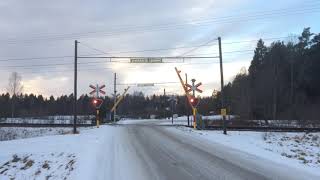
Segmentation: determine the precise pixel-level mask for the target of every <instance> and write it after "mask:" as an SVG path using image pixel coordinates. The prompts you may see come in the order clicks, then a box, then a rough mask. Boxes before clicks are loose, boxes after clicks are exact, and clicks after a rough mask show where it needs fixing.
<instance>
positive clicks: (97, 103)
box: [92, 98, 103, 109]
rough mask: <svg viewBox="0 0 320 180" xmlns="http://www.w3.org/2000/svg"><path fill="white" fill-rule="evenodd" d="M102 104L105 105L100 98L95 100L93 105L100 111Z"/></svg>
mask: <svg viewBox="0 0 320 180" xmlns="http://www.w3.org/2000/svg"><path fill="white" fill-rule="evenodd" d="M102 103H103V100H102V99H99V98H94V99H93V100H92V104H93V105H94V107H95V108H96V109H100V107H101V105H102Z"/></svg>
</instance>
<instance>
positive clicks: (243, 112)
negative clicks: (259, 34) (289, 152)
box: [215, 28, 320, 120]
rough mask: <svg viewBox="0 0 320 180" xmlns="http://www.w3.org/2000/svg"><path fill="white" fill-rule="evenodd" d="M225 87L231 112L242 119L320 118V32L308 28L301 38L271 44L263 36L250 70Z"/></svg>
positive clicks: (216, 98) (219, 98)
mask: <svg viewBox="0 0 320 180" xmlns="http://www.w3.org/2000/svg"><path fill="white" fill-rule="evenodd" d="M223 90H224V94H225V101H226V104H227V105H226V107H227V109H228V111H229V113H231V114H237V115H239V116H240V117H242V119H295V120H314V119H319V116H320V111H319V105H320V34H315V33H312V32H311V31H310V28H305V29H304V30H303V32H302V34H301V35H300V36H299V37H298V38H294V37H293V38H291V39H289V40H287V41H286V42H284V41H275V42H273V43H271V44H270V45H269V46H267V45H265V43H264V41H263V40H262V39H260V40H259V41H258V43H257V46H256V48H255V51H254V56H253V59H252V61H251V65H250V67H249V70H248V72H246V71H242V72H241V73H239V74H237V75H236V77H235V78H234V80H233V81H232V82H230V83H228V84H227V85H225V87H224V89H223ZM220 100H221V97H220V93H218V94H217V96H216V97H215V101H218V102H219V101H220Z"/></svg>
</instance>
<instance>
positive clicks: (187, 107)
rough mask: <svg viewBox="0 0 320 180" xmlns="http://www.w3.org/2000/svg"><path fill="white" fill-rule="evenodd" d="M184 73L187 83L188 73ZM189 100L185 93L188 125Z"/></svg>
mask: <svg viewBox="0 0 320 180" xmlns="http://www.w3.org/2000/svg"><path fill="white" fill-rule="evenodd" d="M185 75H186V84H187V83H188V74H187V73H185ZM188 104H189V102H188V97H187V95H186V110H187V119H188V126H190V119H189V106H188Z"/></svg>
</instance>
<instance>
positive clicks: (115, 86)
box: [113, 73, 117, 122]
mask: <svg viewBox="0 0 320 180" xmlns="http://www.w3.org/2000/svg"><path fill="white" fill-rule="evenodd" d="M113 89H114V104H116V102H117V73H114V87H113ZM116 114H117V107H115V109H114V111H113V122H116Z"/></svg>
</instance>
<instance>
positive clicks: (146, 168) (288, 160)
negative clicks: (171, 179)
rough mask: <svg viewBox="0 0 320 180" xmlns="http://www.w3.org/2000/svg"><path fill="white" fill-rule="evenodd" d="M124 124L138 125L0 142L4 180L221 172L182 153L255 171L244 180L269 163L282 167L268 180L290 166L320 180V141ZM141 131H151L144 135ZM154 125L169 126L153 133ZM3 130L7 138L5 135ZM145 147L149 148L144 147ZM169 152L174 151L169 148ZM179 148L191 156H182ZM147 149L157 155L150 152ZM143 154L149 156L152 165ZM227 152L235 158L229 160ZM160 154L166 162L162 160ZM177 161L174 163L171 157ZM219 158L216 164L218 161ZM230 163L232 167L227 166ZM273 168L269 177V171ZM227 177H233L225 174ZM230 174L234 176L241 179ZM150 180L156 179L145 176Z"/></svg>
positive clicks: (58, 131) (312, 136)
mask: <svg viewBox="0 0 320 180" xmlns="http://www.w3.org/2000/svg"><path fill="white" fill-rule="evenodd" d="M119 124H134V125H132V126H131V125H128V126H126V125H103V126H100V128H95V127H91V129H80V134H76V135H73V134H70V133H69V132H70V130H71V129H70V128H66V129H64V128H52V129H51V130H49V129H50V128H15V129H14V130H13V131H16V132H19V131H20V132H23V131H24V130H26V129H28V130H27V131H30V132H28V133H21V134H19V135H17V136H16V137H17V138H26V137H33V136H43V137H35V138H27V139H16V140H11V141H1V142H0V152H1V153H0V179H1V180H10V179H16V180H17V179H18V180H20V179H22V180H24V179H26V180H28V179H50V180H51V179H53V180H54V179H55V180H60V179H73V180H87V179H94V180H102V179H139V180H143V179H150V177H153V176H152V175H154V174H155V173H159V177H162V176H160V175H169V174H168V173H169V172H170V175H177V174H176V173H175V169H171V168H167V167H169V166H170V167H172V168H177V166H176V164H177V163H178V164H179V171H180V170H181V169H182V170H183V168H182V167H191V166H192V167H193V168H192V169H193V170H194V168H200V169H202V168H203V167H202V166H208V167H209V166H210V167H211V166H212V167H217V168H221V167H220V165H219V163H218V162H215V164H214V162H211V161H208V162H206V161H205V160H207V158H203V159H202V160H201V161H203V163H204V164H203V163H198V164H197V165H198V166H197V167H196V165H195V164H193V162H195V161H198V160H199V159H197V158H196V159H193V160H187V159H183V158H185V156H184V155H185V153H182V154H181V152H187V151H188V152H189V151H190V152H193V153H194V154H188V156H187V157H188V158H191V157H193V156H195V157H197V156H198V155H199V150H200V149H197V148H200V147H201V146H202V145H203V147H205V148H203V149H201V152H202V151H203V153H202V155H203V157H211V156H209V155H208V153H207V152H205V151H208V152H211V153H213V154H214V153H216V154H215V155H216V156H218V157H219V158H221V157H223V156H225V158H226V159H223V160H224V161H223V163H224V164H225V165H228V166H227V167H230V168H231V167H234V165H232V163H235V164H237V163H238V164H239V163H240V165H239V166H237V168H236V169H237V170H241V171H243V169H246V168H249V169H250V171H251V170H252V172H247V173H248V174H249V175H250V173H253V171H254V169H256V168H258V167H257V166H256V165H259V166H261V167H264V164H265V166H269V164H268V163H270V162H274V163H276V164H280V166H277V165H276V164H274V165H272V166H274V167H275V168H271V169H272V171H271V172H274V173H275V174H277V173H281V172H282V174H284V175H286V173H289V172H283V171H282V170H281V172H279V171H280V169H281V167H282V169H283V168H284V169H285V168H286V167H290V166H291V167H292V169H299V170H301V172H309V173H311V174H316V175H317V176H320V171H319V170H320V163H319V159H320V147H319V144H320V143H319V141H320V139H319V136H320V133H312V134H304V133H263V132H235V131H233V132H228V135H227V136H225V135H223V134H222V132H220V131H198V130H193V129H191V128H186V127H184V126H174V127H168V125H170V124H171V120H123V121H120V122H119ZM137 124H138V125H137ZM139 124H140V125H141V124H142V125H151V126H141V127H139ZM174 124H175V125H180V124H182V125H185V124H186V120H185V119H179V118H178V119H175V120H174ZM152 125H166V126H156V127H155V126H152ZM154 127H155V128H154ZM0 129H2V130H4V128H0ZM41 129H42V130H41ZM61 129H62V130H61ZM41 131H42V132H41ZM56 134H62V135H56ZM48 135H50V136H48ZM52 135H54V136H52ZM160 135H161V136H160ZM169 137H170V138H169ZM140 138H141V139H140ZM143 138H144V139H143ZM147 140H148V142H149V143H151V144H149V145H147V146H142V145H143V143H146V141H147ZM189 141H190V143H189V144H188V143H187V142H189ZM138 142H140V143H142V144H140V143H138ZM166 144H167V146H166ZM168 144H172V146H171V145H168ZM206 144H209V145H210V146H207V145H206ZM175 145H176V146H175ZM198 145H199V146H198ZM180 146H181V147H183V148H186V149H183V148H182V149H181V147H180ZM178 147H179V148H178ZM153 148H154V149H153ZM189 148H190V149H189ZM150 149H151V150H152V149H153V150H155V151H154V152H153V151H150V152H149V151H147V150H150ZM169 150H170V151H169ZM158 151H159V152H158ZM144 152H149V154H150V157H149V156H147V155H146V154H147V153H146V154H145V153H144ZM228 152H229V153H231V154H229V155H228ZM161 153H164V154H163V155H161ZM174 153H176V156H177V157H176V156H174V157H172V156H170V154H171V155H172V154H174ZM226 153H227V155H226ZM153 155H154V156H153ZM179 157H180V158H179ZM213 157H214V156H213ZM237 157H238V158H237ZM253 157H255V158H253ZM161 158H162V159H161ZM219 158H216V160H217V161H218V160H219ZM228 158H229V160H230V161H234V162H232V163H230V162H229V160H228ZM143 159H144V160H146V159H147V160H148V159H149V160H150V159H153V160H154V161H159V163H160V165H161V169H162V170H168V171H167V172H166V171H164V172H162V174H161V171H160V170H159V172H158V169H157V166H155V164H157V163H156V162H149V161H143ZM166 159H168V161H170V162H171V161H172V164H170V163H169V164H168V165H169V166H168V165H167V163H168V162H167V161H166ZM191 159H192V158H191ZM255 159H259V160H258V161H259V162H255ZM240 160H243V162H241V161H240ZM219 161H221V159H220V160H219ZM248 161H249V162H251V161H252V162H254V163H253V164H252V166H253V167H256V168H253V169H252V168H250V167H251V166H250V163H248ZM266 162H267V163H266ZM188 163H191V164H188ZM211 163H212V164H211ZM256 163H257V164H256ZM241 164H242V165H243V167H242V166H241ZM271 164H272V163H271ZM268 168H269V169H270V167H268ZM279 168H280V169H279ZM273 169H274V170H273ZM177 170H178V169H177ZM208 170H209V169H208ZM214 170H215V169H214V168H213V169H212V168H211V169H210V171H214ZM221 170H222V169H221ZM221 170H219V172H221ZM194 171H195V170H194ZM224 171H227V172H229V171H228V170H227V169H224ZM181 172H183V173H185V172H184V171H181ZM195 172H197V171H195ZM208 172H209V171H208ZM230 172H232V171H230ZM276 172H277V173H276ZM171 173H172V174H171ZM215 173H218V171H217V172H215ZM233 173H235V174H234V175H236V172H233ZM264 173H266V172H264ZM147 174H149V175H151V176H147ZM186 174H188V173H186ZM186 174H185V175H186ZM193 174H194V173H193ZM302 174H304V173H302ZM151 179H152V178H151ZM160 179H161V178H160Z"/></svg>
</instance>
